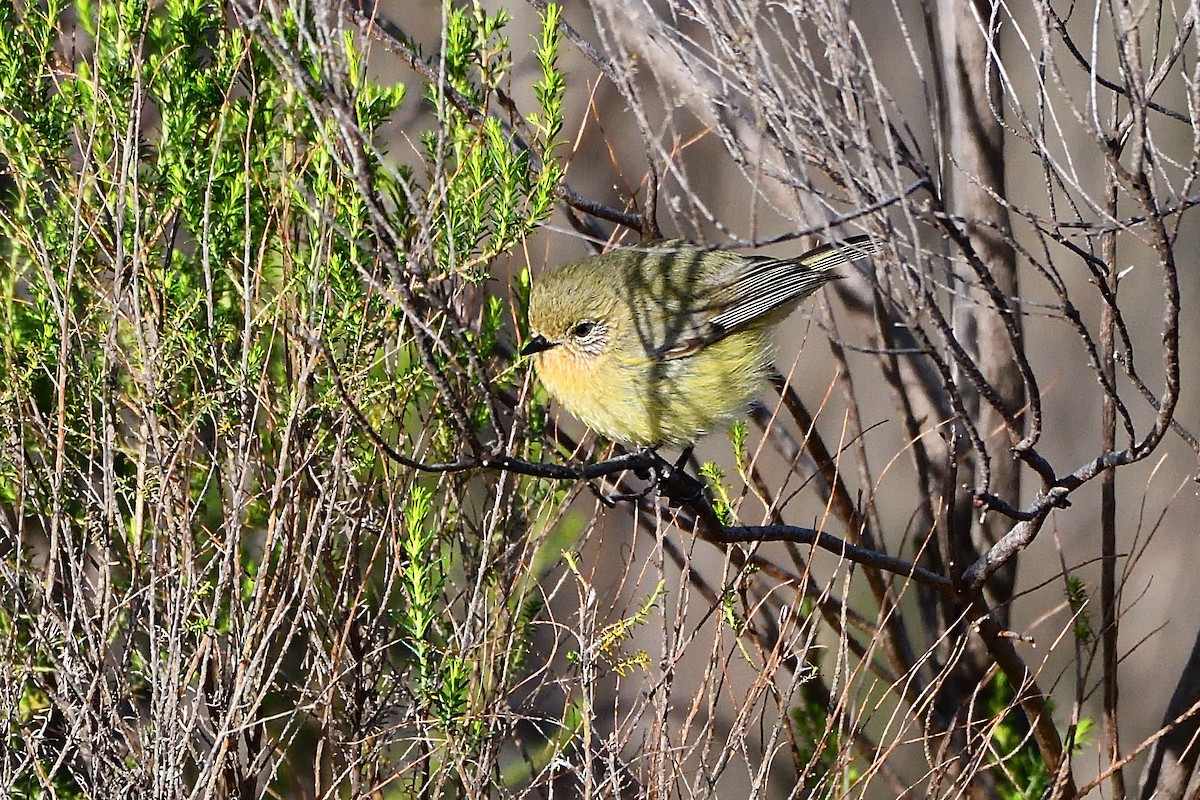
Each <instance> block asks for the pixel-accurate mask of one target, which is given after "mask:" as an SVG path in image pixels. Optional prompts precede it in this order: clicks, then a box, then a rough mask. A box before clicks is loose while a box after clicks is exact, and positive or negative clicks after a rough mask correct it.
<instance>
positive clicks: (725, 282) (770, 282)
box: [657, 236, 882, 361]
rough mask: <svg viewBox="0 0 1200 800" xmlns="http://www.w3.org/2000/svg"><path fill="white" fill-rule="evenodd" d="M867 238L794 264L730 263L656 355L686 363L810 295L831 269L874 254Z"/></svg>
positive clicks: (871, 241)
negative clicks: (686, 322)
mask: <svg viewBox="0 0 1200 800" xmlns="http://www.w3.org/2000/svg"><path fill="white" fill-rule="evenodd" d="M881 246H882V242H881V241H880V240H879V239H875V238H873V237H871V236H854V237H851V238H849V239H844V240H842V241H840V242H833V243H830V244H826V245H822V246H820V247H818V248H816V249H814V250H810V251H808V252H807V253H805V254H804V255H802V256H799V257H798V258H766V257H749V258H746V257H741V256H739V257H736V259H735V260H731V261H730V262H729V264H728V265H727V266H726V267H725V268H724V274H723V275H722V274H720V273H719V274H718V276H717V278H716V280H715V282H714V284H715V285H714V287H713V289H712V291H711V293H710V297H709V298H708V299H709V302H707V303H705V304H704V308H700V309H695V311H694V313H693V314H692V315H691V316H692V319H693V322H692V324H691V325H690V326H688V327H687V328H686V329H685V330H679V331H675V332H673V335H672V336H671V338H670V341H669V342H668V343H666V344H665V345H664V346H663V347H662V348H661V349H660V350H659V351H658V353H657V356H658V358H660V359H662V360H664V361H671V360H674V359H679V358H686V357H687V356H690V355H692V354H694V353H695V352H696V351H697V350H700V349H701V348H703V347H706V346H708V345H710V344H712V343H713V342H717V341H720V340H721V339H723V338H725V337H726V336H728V335H729V334H731V333H733V332H735V331H736V330H737V329H738V328H739V327H741V326H742V325H745V324H747V323H749V322H751V321H753V320H755V319H758V318H759V317H761V316H763V315H764V314H769V313H770V312H772V311H775V310H776V309H778V308H781V307H783V306H786V305H787V304H788V303H790V302H792V301H795V300H799V299H801V298H803V297H806V296H807V295H810V294H812V293H813V292H815V291H816V290H817V289H819V288H820V287H821V286H822V285H823V284H825V283H828V282H829V281H831V280H835V279H837V278H838V277H840V276H839V275H837V274H835V273H833V272H832V270H833V268H834V267H836V266H838V265H839V264H841V263H843V262H844V261H846V260H848V259H852V258H861V257H863V256H867V255H870V254H872V253H874V252H876V251H878V250H879V249H880V247H881Z"/></svg>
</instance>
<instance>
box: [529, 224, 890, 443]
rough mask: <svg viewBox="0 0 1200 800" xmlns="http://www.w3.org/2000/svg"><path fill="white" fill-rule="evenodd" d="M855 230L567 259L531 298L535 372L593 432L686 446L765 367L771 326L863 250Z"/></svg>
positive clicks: (751, 386) (743, 394) (728, 416)
mask: <svg viewBox="0 0 1200 800" xmlns="http://www.w3.org/2000/svg"><path fill="white" fill-rule="evenodd" d="M878 247H879V241H878V240H877V239H873V238H871V237H870V236H856V237H853V238H850V239H846V240H844V241H841V242H835V243H833V244H827V245H824V246H822V247H818V248H816V249H815V250H811V251H809V252H807V253H805V254H804V255H802V256H800V257H799V258H766V257H762V256H744V255H739V254H737V253H730V252H722V251H704V250H698V249H696V248H695V247H694V246H691V245H688V244H687V243H685V242H681V241H667V242H654V243H650V244H645V245H640V246H637V247H629V248H623V249H620V250H614V251H612V252H610V253H605V254H604V255H599V256H593V257H591V258H585V259H583V260H582V261H575V262H573V263H570V264H566V265H564V266H562V267H559V268H558V269H556V270H554V271H553V272H551V273H549V274H548V275H544V276H542V277H541V278H540V279H538V280H537V281H536V282H535V283H534V285H533V290H532V293H531V295H530V298H529V330H530V334H531V335H532V338H531V339H530V340H529V341H528V342H527V343H526V345H525V347H524V348H523V349H522V350H521V354H522V355H527V356H528V355H532V356H533V357H534V365H535V367H536V368H537V373H538V377H539V378H541V381H542V383H543V384H545V386H546V390H547V391H548V392H549V393H550V395H551V396H552V397H554V398H555V399H556V400H557V401H558V402H559V404H561V405H562V407H563V408H565V409H566V410H567V411H569V412H570V413H571V414H573V415H574V416H575V417H576V418H578V419H579V420H580V421H581V422H583V423H584V424H585V425H587V426H588V427H589V428H591V429H592V430H594V431H596V432H597V433H599V434H600V435H602V436H605V437H607V438H609V439H612V440H614V441H617V442H621V443H623V444H629V445H638V446H658V445H681V444H691V443H693V442H695V441H696V439H698V438H699V437H700V436H702V435H704V434H705V433H708V432H709V431H713V430H716V429H718V428H721V427H724V426H725V425H728V424H729V423H730V422H732V421H733V420H735V419H737V418H738V417H739V416H741V415H743V414H745V413H746V410H747V409H748V407H749V406H750V404H751V403H752V402H753V400H754V399H755V398H756V397H757V396H758V393H759V391H760V388H761V379H762V378H763V377H765V376H766V375H767V374H769V372H770V370H771V351H772V346H771V338H770V335H771V331H772V329H773V328H774V327H775V326H776V325H778V324H779V323H780V322H782V321H783V320H784V319H785V318H786V317H787V316H788V315H789V314H791V313H792V311H794V310H795V308H796V306H797V305H799V303H800V301H801V300H803V299H804V298H805V297H808V296H809V295H810V294H812V293H813V292H815V291H816V290H817V289H819V288H820V287H821V286H822V285H824V284H825V283H827V282H829V281H831V280H833V279H835V278H837V277H838V276H837V274H836V273H834V272H833V268H834V267H836V266H838V265H839V264H842V263H843V262H845V261H846V260H847V259H851V258H859V257H862V256H867V255H870V254H871V253H873V252H875V251H876V250H877V249H878Z"/></svg>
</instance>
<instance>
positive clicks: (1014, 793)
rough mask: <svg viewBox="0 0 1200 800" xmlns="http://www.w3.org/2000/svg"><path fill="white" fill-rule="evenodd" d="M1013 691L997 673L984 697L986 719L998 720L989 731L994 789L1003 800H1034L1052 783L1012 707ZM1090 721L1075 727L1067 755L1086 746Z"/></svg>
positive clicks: (1024, 723) (1018, 713)
mask: <svg viewBox="0 0 1200 800" xmlns="http://www.w3.org/2000/svg"><path fill="white" fill-rule="evenodd" d="M1015 701H1016V692H1014V691H1013V687H1012V684H1011V683H1009V681H1008V678H1007V677H1006V676H1005V674H1004V673H1003V672H999V671H997V673H996V675H995V677H994V678H993V679H992V681H991V683H989V684H988V687H987V692H986V693H985V694H984V710H985V712H986V713H987V715H988V717H989V718H991V719H995V720H998V722H996V723H995V724H994V725H993V726H992V730H991V740H992V747H991V748H990V752H992V753H995V763H996V764H997V765H999V769H998V770H997V771H996V774H997V788H998V789H999V792H1000V797H1001V798H1002V799H1003V800H1035V799H1036V798H1039V797H1043V796H1044V795H1045V793H1046V790H1047V789H1049V788H1050V786H1051V785H1052V784H1053V782H1054V775H1053V774H1051V773H1050V771H1049V769H1048V768H1047V767H1046V762H1045V761H1044V760H1043V759H1042V756H1041V753H1040V752H1039V751H1038V748H1037V744H1036V743H1035V742H1034V741H1033V734H1032V732H1031V731H1030V729H1029V724H1028V721H1027V720H1026V719H1025V715H1024V714H1023V713H1021V711H1020V709H1018V708H1016V707H1015ZM1091 729H1092V720H1090V719H1086V718H1085V719H1082V720H1080V722H1079V725H1078V726H1076V729H1075V732H1074V734H1075V736H1074V740H1073V741H1071V742H1070V745H1071V747H1070V749H1071V752H1075V751H1077V750H1079V749H1080V748H1081V747H1083V746H1085V745H1086V744H1087V743H1088V740H1089V736H1090V731H1091Z"/></svg>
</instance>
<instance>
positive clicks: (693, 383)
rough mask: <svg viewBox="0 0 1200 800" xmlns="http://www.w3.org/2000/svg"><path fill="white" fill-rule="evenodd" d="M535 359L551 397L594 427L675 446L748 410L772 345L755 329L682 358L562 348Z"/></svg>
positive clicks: (640, 442)
mask: <svg viewBox="0 0 1200 800" xmlns="http://www.w3.org/2000/svg"><path fill="white" fill-rule="evenodd" d="M535 363H536V367H537V371H538V377H539V378H540V379H541V381H542V383H543V384H544V385H545V387H546V390H547V391H548V392H549V393H550V394H551V396H553V397H554V398H555V399H556V400H558V402H559V403H560V404H561V405H562V407H563V408H565V409H566V410H567V411H568V412H570V413H571V414H572V415H573V416H574V417H576V418H577V419H578V420H579V421H580V422H582V423H584V424H585V425H587V426H588V427H589V428H591V429H592V430H594V431H596V432H597V433H599V434H601V435H602V436H605V437H607V438H609V439H613V440H615V441H619V442H622V443H625V444H632V445H637V446H650V445H671V444H684V443H690V442H694V441H695V440H696V439H698V438H699V437H700V436H702V435H704V434H705V433H708V432H710V431H713V430H716V429H718V428H721V427H723V426H725V425H727V424H729V423H730V422H731V421H732V420H734V419H737V418H738V417H740V416H741V415H743V414H744V413H745V412H746V409H747V408H748V407H749V405H750V403H751V402H752V401H753V400H754V399H755V398H756V397H757V396H758V393H759V391H760V389H761V379H762V377H763V376H764V375H765V374H766V372H767V369H768V365H769V363H770V347H769V343H768V339H767V336H766V333H765V331H763V330H762V329H761V328H759V327H753V326H752V327H750V328H747V329H746V330H743V331H741V332H739V333H736V334H733V335H730V336H728V337H726V338H724V339H722V340H720V341H718V342H714V343H712V344H710V345H708V346H706V347H703V348H701V349H700V350H698V351H697V352H695V353H694V354H692V355H689V356H687V357H684V358H679V359H674V360H660V359H653V358H650V357H648V356H647V355H645V354H644V352H643V353H640V354H637V355H635V356H632V357H630V356H629V355H628V354H621V353H618V352H616V351H608V352H604V353H598V354H582V353H579V352H576V351H574V350H572V349H571V348H569V347H565V346H560V347H554V348H551V349H550V350H547V351H545V352H542V353H539V354H538V355H537V356H536V362H535Z"/></svg>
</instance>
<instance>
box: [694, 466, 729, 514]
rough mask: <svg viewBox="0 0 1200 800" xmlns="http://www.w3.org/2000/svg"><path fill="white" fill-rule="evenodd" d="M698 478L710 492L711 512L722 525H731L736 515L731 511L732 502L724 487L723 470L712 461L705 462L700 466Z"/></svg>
mask: <svg viewBox="0 0 1200 800" xmlns="http://www.w3.org/2000/svg"><path fill="white" fill-rule="evenodd" d="M700 477H702V478H703V479H704V480H705V481H706V482H707V483H708V487H709V489H711V490H712V493H713V495H714V497H713V502H712V506H713V511H715V512H717V518H718V519H719V520H721V524H722V525H733V524H734V522H735V520H736V514H735V513H734V509H733V500H732V499H731V497H730V495H729V488H728V487H727V486H725V483H724V480H725V470H723V469H721V467H720V466H718V465H717V464H716V462H714V461H706V462H705V463H703V464H701V465H700Z"/></svg>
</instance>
